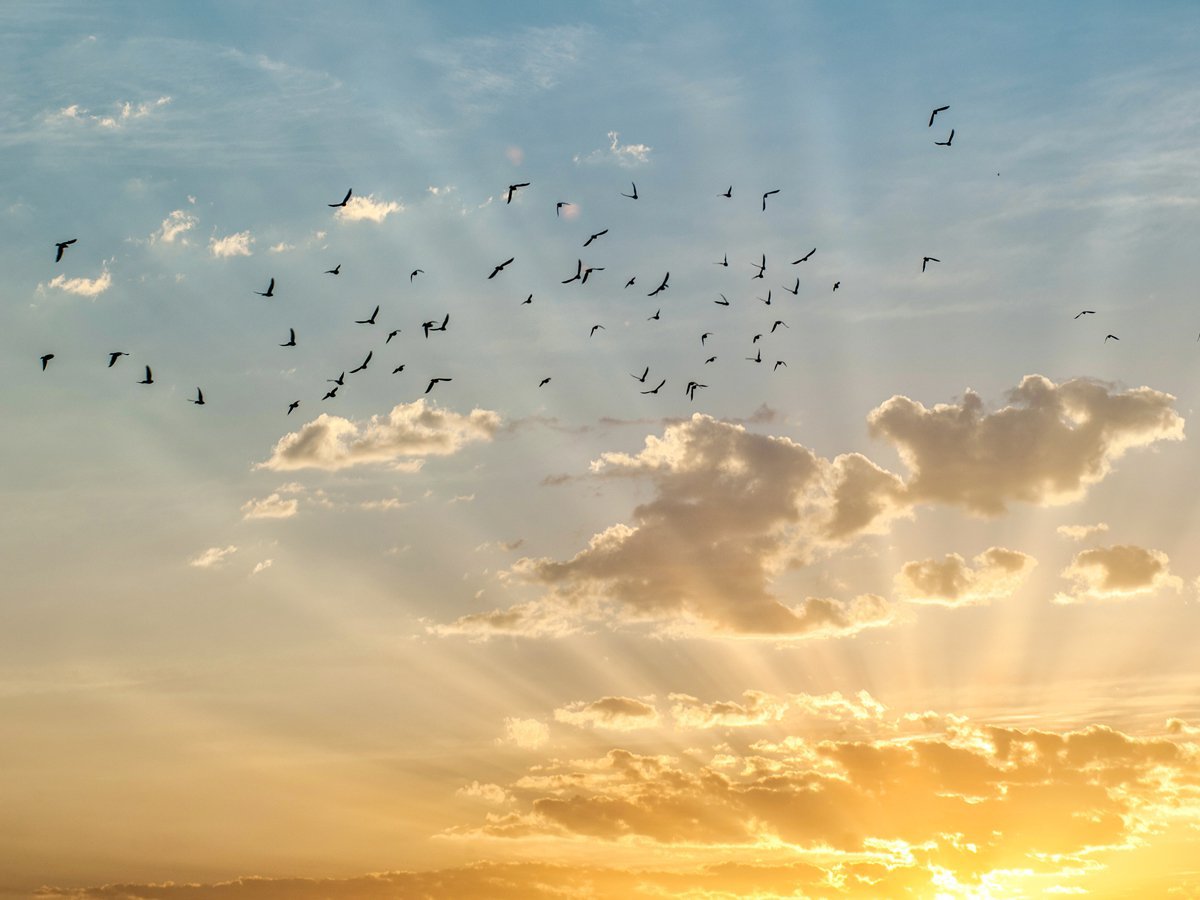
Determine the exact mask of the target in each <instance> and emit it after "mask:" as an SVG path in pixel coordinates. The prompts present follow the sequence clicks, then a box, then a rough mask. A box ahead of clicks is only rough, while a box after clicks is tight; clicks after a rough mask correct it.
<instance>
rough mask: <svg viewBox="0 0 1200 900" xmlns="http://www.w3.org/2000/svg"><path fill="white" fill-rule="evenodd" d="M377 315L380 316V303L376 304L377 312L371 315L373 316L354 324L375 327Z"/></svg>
mask: <svg viewBox="0 0 1200 900" xmlns="http://www.w3.org/2000/svg"><path fill="white" fill-rule="evenodd" d="M377 315H379V304H378V303H377V304H375V312H373V313H371V315H370V316H368V317H367V318H365V319H355V320H354V324H355V325H374V324H375V317H376V316H377Z"/></svg>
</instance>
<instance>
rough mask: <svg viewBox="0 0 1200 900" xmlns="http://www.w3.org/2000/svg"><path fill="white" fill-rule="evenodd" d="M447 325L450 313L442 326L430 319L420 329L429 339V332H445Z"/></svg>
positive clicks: (443, 320)
mask: <svg viewBox="0 0 1200 900" xmlns="http://www.w3.org/2000/svg"><path fill="white" fill-rule="evenodd" d="M530 296H531V297H532V296H533V295H532V294H530ZM449 323H450V313H446V318H444V319H442V324H441V325H438V324H436V323H435V322H434V321H433V320H432V319H430V320H429V321H428V322H422V323H421V327H422V328H423V329H425V337H427V338H428V337H429V332H431V331H445V330H446V326H447V325H448V324H449Z"/></svg>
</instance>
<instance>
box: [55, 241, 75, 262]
mask: <svg viewBox="0 0 1200 900" xmlns="http://www.w3.org/2000/svg"><path fill="white" fill-rule="evenodd" d="M77 240H79V238H71V239H70V240H69V241H58V242H57V243H56V244H55V245H54V246H55V247H57V248H58V251H57V252H56V253H55V254H54V261H55V262H58V261H59V260H60V259H62V258H63V253H65V252H66V249H67V248H68V247H70V246H71V245H72V244H73V243H75V242H76V241H77Z"/></svg>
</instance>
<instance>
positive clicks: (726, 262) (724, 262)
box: [713, 253, 729, 269]
mask: <svg viewBox="0 0 1200 900" xmlns="http://www.w3.org/2000/svg"><path fill="white" fill-rule="evenodd" d="M713 265H714V266H724V267H725V268H727V269H728V268H729V254H728V253H726V254H725V256H724V257H723V258H722V259H721V261H720V262H719V263H713Z"/></svg>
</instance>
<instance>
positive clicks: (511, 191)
mask: <svg viewBox="0 0 1200 900" xmlns="http://www.w3.org/2000/svg"><path fill="white" fill-rule="evenodd" d="M523 187H529V182H528V181H522V182H521V183H520V184H510V185H509V186H508V196H507V197H505V198H504V202H505V203H512V198H513V194H514V193H516V191H517V189H518V188H523ZM425 393H427V394H428V393H429V391H426V392H425Z"/></svg>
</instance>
